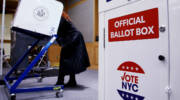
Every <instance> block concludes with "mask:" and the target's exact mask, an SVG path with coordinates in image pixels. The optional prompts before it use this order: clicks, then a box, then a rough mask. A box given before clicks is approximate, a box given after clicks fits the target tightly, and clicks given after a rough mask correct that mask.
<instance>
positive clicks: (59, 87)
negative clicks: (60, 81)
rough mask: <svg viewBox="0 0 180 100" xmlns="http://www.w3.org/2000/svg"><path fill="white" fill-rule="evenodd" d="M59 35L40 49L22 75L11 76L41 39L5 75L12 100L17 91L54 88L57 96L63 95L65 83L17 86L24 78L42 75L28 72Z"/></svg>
mask: <svg viewBox="0 0 180 100" xmlns="http://www.w3.org/2000/svg"><path fill="white" fill-rule="evenodd" d="M56 38H57V35H54V36H52V37H51V39H50V40H49V42H48V43H47V44H46V45H45V46H44V48H43V49H42V50H41V51H40V53H39V54H38V55H37V56H36V57H35V59H34V60H33V61H32V62H31V63H30V64H29V65H28V66H27V67H26V69H25V70H24V72H23V73H22V74H21V75H20V77H18V78H16V77H11V75H12V74H13V72H14V71H15V70H16V69H17V68H18V66H19V65H20V64H21V62H22V61H23V59H24V58H25V57H26V56H27V55H28V54H29V52H30V51H31V50H32V49H33V48H34V47H35V46H36V45H37V44H38V42H39V41H40V39H38V40H37V41H35V42H34V43H33V45H32V46H31V48H29V49H28V50H27V51H26V52H25V53H24V55H23V56H22V57H21V58H20V59H19V60H18V62H17V63H16V64H15V65H14V66H13V67H12V69H11V70H10V71H9V72H8V73H7V74H6V75H5V77H4V81H5V85H6V87H7V89H8V92H9V94H10V96H11V100H15V98H16V94H17V93H24V92H37V91H45V90H53V91H57V92H56V97H61V96H62V92H63V89H64V86H63V85H55V86H49V87H39V88H17V87H18V86H19V84H20V83H21V82H22V81H23V79H27V78H32V77H40V75H38V74H36V75H33V76H29V75H28V73H29V72H30V71H31V70H32V68H33V67H34V65H35V64H36V63H37V62H38V61H39V60H40V59H41V57H42V56H43V55H44V53H45V52H46V51H47V50H48V48H49V47H50V46H51V45H52V44H53V43H54V41H55V40H56ZM14 80H16V81H15V82H14V83H13V84H12V85H10V83H9V82H11V81H14Z"/></svg>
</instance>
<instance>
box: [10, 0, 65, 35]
mask: <svg viewBox="0 0 180 100" xmlns="http://www.w3.org/2000/svg"><path fill="white" fill-rule="evenodd" d="M62 11H63V4H62V3H61V2H58V1H56V0H21V1H20V3H19V5H18V8H17V11H16V14H15V18H14V22H13V25H12V29H19V30H20V31H23V30H25V31H26V33H28V34H32V33H33V34H34V35H47V36H52V35H55V34H57V30H58V26H59V22H60V19H61V14H62ZM29 31H30V32H29Z"/></svg>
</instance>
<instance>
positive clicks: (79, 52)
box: [57, 17, 90, 75]
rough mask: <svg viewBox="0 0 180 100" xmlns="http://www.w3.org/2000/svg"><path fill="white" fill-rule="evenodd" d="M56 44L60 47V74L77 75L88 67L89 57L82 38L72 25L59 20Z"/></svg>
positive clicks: (63, 19)
mask: <svg viewBox="0 0 180 100" xmlns="http://www.w3.org/2000/svg"><path fill="white" fill-rule="evenodd" d="M57 42H58V43H59V45H61V47H62V48H61V53H60V72H61V73H63V74H66V75H67V74H77V73H80V72H83V71H85V70H86V69H87V67H88V66H90V62H89V57H88V54H87V50H86V46H85V43H84V39H83V36H82V34H81V32H80V31H78V30H77V29H76V28H75V27H74V25H73V24H72V23H71V22H70V21H67V20H66V19H65V18H63V17H62V18H61V22H60V25H59V29H58V38H57Z"/></svg>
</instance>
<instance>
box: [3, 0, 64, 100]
mask: <svg viewBox="0 0 180 100" xmlns="http://www.w3.org/2000/svg"><path fill="white" fill-rule="evenodd" d="M62 12H63V4H62V3H61V2H58V1H56V0H21V1H20V3H19V5H18V8H17V11H16V14H15V17H14V20H13V23H12V30H13V31H16V32H20V33H21V34H28V35H30V36H34V37H37V38H38V40H37V41H35V42H34V44H33V45H32V46H31V47H30V48H29V49H28V51H27V52H25V53H24V55H22V57H21V58H19V60H18V62H17V63H16V64H15V65H14V66H13V67H12V69H11V70H10V71H9V72H8V73H7V75H6V76H5V77H4V81H5V83H6V87H7V89H8V92H9V94H10V95H11V100H15V98H16V94H17V93H23V92H37V91H44V90H55V91H57V92H56V97H60V96H61V95H62V91H63V87H64V86H62V85H57V86H48V87H35V88H18V86H19V84H20V83H21V82H22V81H23V80H24V79H27V78H31V77H40V75H38V74H35V75H30V76H29V74H28V73H29V72H30V71H31V70H32V69H33V67H34V66H35V64H36V63H37V62H38V61H39V60H40V59H41V57H42V56H43V54H44V53H45V52H46V51H47V50H48V48H49V47H50V46H51V45H52V44H53V43H54V41H55V40H56V38H57V37H58V36H57V31H58V27H59V23H60V19H61V15H62ZM46 36H48V37H50V40H49V42H48V43H47V44H46V45H45V46H44V47H43V48H42V50H41V51H40V52H39V54H38V55H37V56H36V57H35V59H34V60H32V62H31V63H30V64H29V65H28V66H26V69H25V70H24V72H23V73H22V74H21V75H20V76H18V77H14V76H12V74H13V72H14V71H15V70H17V69H18V66H19V65H20V64H21V62H22V61H23V59H24V58H25V57H26V56H27V55H28V54H29V53H30V51H31V50H32V49H33V48H34V47H35V46H36V45H37V43H38V42H39V41H40V40H41V38H43V37H46ZM11 81H14V82H13V84H10V82H11Z"/></svg>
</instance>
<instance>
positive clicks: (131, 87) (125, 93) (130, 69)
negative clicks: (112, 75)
mask: <svg viewBox="0 0 180 100" xmlns="http://www.w3.org/2000/svg"><path fill="white" fill-rule="evenodd" d="M117 70H118V71H120V72H121V76H120V79H121V81H122V83H121V89H117V91H118V93H119V95H120V96H121V97H122V98H123V100H144V97H143V96H140V95H138V93H139V91H140V86H139V85H140V84H139V83H140V77H139V75H144V74H145V72H144V70H143V69H142V68H141V67H140V66H139V65H138V64H136V63H134V62H131V61H127V62H124V63H122V64H121V65H120V66H119V67H118V69H117ZM141 83H142V80H141Z"/></svg>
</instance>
